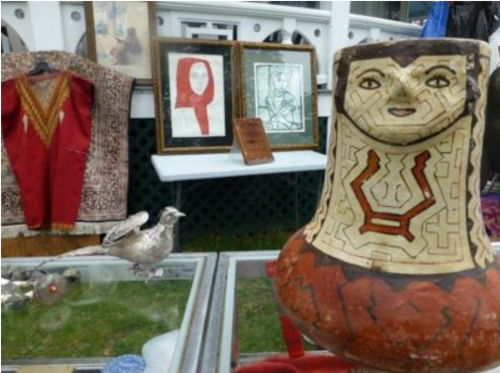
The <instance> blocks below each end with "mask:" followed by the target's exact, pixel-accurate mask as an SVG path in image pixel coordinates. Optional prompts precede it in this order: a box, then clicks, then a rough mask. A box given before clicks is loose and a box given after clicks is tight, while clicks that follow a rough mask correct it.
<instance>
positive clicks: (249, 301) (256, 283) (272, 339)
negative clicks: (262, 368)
mask: <svg viewBox="0 0 500 373" xmlns="http://www.w3.org/2000/svg"><path fill="white" fill-rule="evenodd" d="M236 302H237V312H238V322H237V328H238V342H239V349H240V352H243V353H256V352H280V351H285V350H286V347H285V343H284V341H283V335H282V333H281V323H280V319H279V314H278V309H277V308H276V302H275V301H274V296H273V292H272V288H271V282H270V281H269V279H267V278H241V279H238V281H237V283H236Z"/></svg>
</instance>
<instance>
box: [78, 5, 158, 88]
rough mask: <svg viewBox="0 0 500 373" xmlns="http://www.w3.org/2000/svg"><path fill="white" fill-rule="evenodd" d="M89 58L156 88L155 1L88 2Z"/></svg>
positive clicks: (86, 16)
mask: <svg viewBox="0 0 500 373" xmlns="http://www.w3.org/2000/svg"><path fill="white" fill-rule="evenodd" d="M85 19H86V23H87V43H88V54H89V58H90V59H91V60H93V61H95V62H97V63H99V64H101V65H104V66H106V67H110V68H113V69H115V70H117V71H119V72H121V73H123V74H126V75H129V76H132V77H134V78H136V79H137V84H139V85H151V84H153V69H152V66H153V65H152V61H153V48H152V42H151V40H152V37H153V36H154V35H156V3H155V2H154V1H85Z"/></svg>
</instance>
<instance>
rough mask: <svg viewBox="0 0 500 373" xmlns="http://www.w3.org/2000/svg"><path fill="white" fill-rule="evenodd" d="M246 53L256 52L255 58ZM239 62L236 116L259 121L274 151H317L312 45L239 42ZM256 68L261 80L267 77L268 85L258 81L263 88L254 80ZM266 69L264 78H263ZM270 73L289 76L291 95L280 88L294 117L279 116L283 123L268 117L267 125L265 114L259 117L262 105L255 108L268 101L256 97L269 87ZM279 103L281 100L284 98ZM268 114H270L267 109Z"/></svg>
mask: <svg viewBox="0 0 500 373" xmlns="http://www.w3.org/2000/svg"><path fill="white" fill-rule="evenodd" d="M247 51H251V52H252V51H255V52H256V53H254V56H251V55H250V54H249V55H248V56H247V55H246V53H247ZM274 51H276V53H272V52H274ZM301 54H304V56H301ZM249 56H250V57H251V58H250V57H249ZM247 59H248V60H249V61H250V62H251V63H252V65H253V66H252V67H251V68H250V67H249V66H248V64H249V61H247ZM306 60H307V61H308V64H309V65H310V69H307V68H306V66H303V65H304V63H305V62H306ZM238 62H239V72H240V73H239V76H238V84H239V102H240V112H239V117H242V118H250V117H259V118H261V119H262V120H263V123H264V127H265V128H266V134H267V136H268V139H269V142H270V144H271V148H272V150H273V151H283V150H305V149H318V148H319V146H320V143H319V124H318V90H317V81H316V75H317V59H316V49H315V47H314V46H312V45H285V44H275V43H255V42H240V43H238ZM299 62H300V63H302V65H300V63H299ZM300 66H302V67H300ZM250 69H251V71H250ZM258 69H260V70H261V71H263V72H264V75H263V76H264V77H267V78H266V79H267V83H266V82H265V80H266V79H262V78H261V80H262V81H264V82H263V83H262V84H260V85H261V86H264V87H263V88H262V87H260V86H259V81H258V80H257V79H259V78H258V77H257V73H258V72H259V70H258ZM266 70H267V75H265V74H266ZM273 70H274V71H278V70H280V71H281V72H277V73H276V74H282V75H283V74H288V78H289V81H290V84H291V85H295V87H292V88H294V89H290V92H285V91H286V88H285V89H281V91H282V92H283V96H285V97H286V95H288V96H289V97H290V99H289V102H292V104H291V106H292V107H291V109H290V111H289V112H290V113H292V112H293V113H294V114H290V115H291V116H292V115H293V117H292V118H285V117H284V116H282V118H283V120H278V119H276V120H274V119H273V118H275V117H276V116H272V115H271V114H269V120H267V123H266V119H268V118H266V117H265V115H259V108H262V107H263V106H262V104H261V105H260V106H258V105H259V102H262V101H264V102H267V101H269V99H268V97H267V96H266V97H265V99H264V98H260V100H259V95H260V96H265V92H266V87H265V85H266V84H267V85H268V86H269V85H271V84H272V83H271V80H272V78H271V75H272V74H273V73H272V71H273ZM294 74H295V75H294ZM309 74H310V75H309ZM299 76H300V78H299ZM250 80H253V81H250ZM299 81H302V83H301V84H302V86H301V87H302V91H301V90H300V87H299V86H298V85H297V84H298V83H297V84H296V83H294V82H299ZM304 81H305V82H306V83H307V82H308V83H309V84H308V87H305V85H306V84H304ZM252 83H253V85H252ZM267 89H268V90H270V88H269V87H267ZM306 89H307V90H306ZM292 91H293V92H292ZM263 92H264V93H263ZM301 92H302V93H301ZM306 93H309V96H310V99H309V98H308V97H307V96H308V95H307V94H306ZM294 94H295V96H294ZM251 100H253V101H251ZM281 100H282V101H283V99H281ZM249 101H251V102H249ZM257 101H259V102H257ZM268 111H270V109H269V110H268ZM262 112H265V109H262ZM297 112H300V116H299V119H294V118H297V114H296V113H297ZM273 120H274V122H273ZM287 120H288V122H287ZM280 126H281V128H280Z"/></svg>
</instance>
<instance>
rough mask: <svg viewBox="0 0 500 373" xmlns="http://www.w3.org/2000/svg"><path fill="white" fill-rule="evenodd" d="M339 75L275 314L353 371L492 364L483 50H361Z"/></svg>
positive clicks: (497, 307) (495, 326)
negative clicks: (323, 149) (319, 187)
mask: <svg viewBox="0 0 500 373" xmlns="http://www.w3.org/2000/svg"><path fill="white" fill-rule="evenodd" d="M334 70H335V77H336V79H335V82H336V87H335V91H334V96H335V97H334V101H335V118H334V121H333V126H334V127H333V129H332V136H331V139H332V140H331V144H330V145H331V146H330V148H329V149H330V150H329V152H330V153H329V161H328V167H327V170H326V175H325V187H324V190H323V195H322V200H321V202H320V206H319V208H318V210H317V212H316V215H315V217H314V219H313V220H312V221H311V222H310V223H309V224H308V225H306V226H305V227H304V228H303V229H302V230H300V231H299V232H297V233H296V234H295V235H294V236H293V237H292V238H291V239H290V240H289V242H288V243H287V244H286V245H285V247H284V248H283V250H282V252H281V255H280V257H279V259H278V262H277V265H276V287H277V289H276V290H277V295H278V298H279V301H280V303H281V305H282V307H283V310H284V311H285V313H286V314H287V316H288V317H289V318H290V319H291V320H292V322H294V323H295V324H296V325H297V326H298V327H299V328H300V329H301V330H302V331H303V332H304V333H305V334H306V335H307V336H309V337H310V338H312V339H313V340H314V341H315V342H316V343H318V344H319V345H321V346H323V347H325V348H327V349H329V350H330V351H332V352H333V353H335V354H337V355H339V356H341V357H343V358H344V359H346V360H348V361H350V362H354V363H357V364H358V365H360V366H361V367H365V368H369V369H373V370H377V371H383V372H404V373H408V372H418V373H424V372H430V373H439V372H475V371H480V370H484V369H487V368H491V367H493V366H495V365H497V364H499V363H500V262H499V261H497V259H496V256H495V254H494V251H493V249H492V246H491V243H490V242H489V240H488V237H487V236H486V234H485V231H484V227H483V220H482V216H481V211H480V197H479V173H480V161H481V149H482V142H483V133H484V107H485V102H486V97H485V95H486V91H487V81H488V73H489V48H488V45H487V44H485V43H482V42H475V41H469V40H455V39H446V40H440V39H434V40H405V41H399V42H389V43H376V44H368V45H363V46H355V47H350V48H346V49H343V50H341V51H339V52H338V53H337V54H336V56H335V61H334Z"/></svg>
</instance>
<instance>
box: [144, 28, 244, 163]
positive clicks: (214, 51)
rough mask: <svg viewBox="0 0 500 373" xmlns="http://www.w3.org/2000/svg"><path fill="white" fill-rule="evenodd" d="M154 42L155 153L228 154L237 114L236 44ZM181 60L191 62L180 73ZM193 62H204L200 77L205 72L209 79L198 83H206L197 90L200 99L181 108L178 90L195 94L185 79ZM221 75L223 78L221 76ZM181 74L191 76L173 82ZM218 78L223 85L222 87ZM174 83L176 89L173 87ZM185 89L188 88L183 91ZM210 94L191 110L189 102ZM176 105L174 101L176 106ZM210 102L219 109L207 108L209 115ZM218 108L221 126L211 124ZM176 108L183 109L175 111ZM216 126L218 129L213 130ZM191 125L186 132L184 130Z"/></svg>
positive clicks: (165, 39) (228, 42)
mask: <svg viewBox="0 0 500 373" xmlns="http://www.w3.org/2000/svg"><path fill="white" fill-rule="evenodd" d="M154 40H155V42H154V45H155V52H154V53H155V60H154V62H155V63H154V82H155V109H156V126H157V131H156V133H157V134H156V136H157V152H158V153H159V154H188V153H217V152H229V150H230V149H231V146H232V143H233V139H234V137H233V136H234V135H233V128H232V123H233V120H234V119H235V118H236V115H237V110H238V107H237V84H236V79H237V75H236V67H237V60H236V59H237V50H236V48H237V43H235V42H231V41H207V40H198V39H182V38H165V37H156V38H154ZM197 56H198V57H197ZM170 57H171V58H170ZM203 61H205V62H203ZM184 62H188V63H191V65H190V66H191V67H189V70H186V71H184V74H181V73H180V72H179V69H181V68H182V66H183V65H186V64H185V63H184ZM194 64H198V66H200V65H203V64H204V65H205V67H204V68H203V67H202V68H201V71H202V72H201V73H202V74H208V76H209V78H207V77H206V75H203V76H204V77H205V78H204V79H205V81H204V82H202V85H203V84H205V86H204V87H205V88H203V87H201V88H200V89H201V91H200V92H199V96H198V97H200V99H199V100H198V99H196V100H192V99H191V100H186V101H187V103H185V104H184V105H182V104H181V105H180V104H179V100H178V99H177V98H178V97H182V95H183V94H184V93H185V92H180V94H179V95H177V93H178V89H179V88H180V90H181V91H186V90H187V91H189V94H191V95H194V93H193V92H194V88H193V86H192V81H191V80H189V79H191V75H190V74H191V72H192V70H191V69H192V67H193V65H194ZM171 66H172V68H175V69H176V70H175V72H172V73H171V71H170V68H171ZM172 71H174V70H172ZM172 74H175V75H172ZM220 74H222V75H223V76H222V78H221V75H220ZM181 75H182V76H186V75H187V76H189V77H186V78H185V79H182V81H181V82H179V80H178V79H177V78H179V77H181ZM176 79H177V80H176ZM221 79H222V82H223V84H222V86H221V85H220V82H221ZM181 83H183V84H181ZM172 84H175V86H174V87H172ZM186 85H188V87H187V88H186ZM217 87H219V88H217ZM208 90H210V92H211V93H212V96H211V97H212V100H206V101H205V102H204V104H203V105H200V106H197V107H194V104H192V102H201V101H203V97H202V96H204V95H206V92H207V91H208ZM222 95H223V98H222ZM174 98H175V100H174ZM174 101H176V103H175V105H174V104H173V102H174ZM208 101H210V104H209V103H208ZM212 103H213V104H214V105H217V106H216V107H215V106H214V107H215V109H216V110H218V111H214V110H212V109H214V107H211V108H210V110H211V112H209V109H208V106H209V105H212ZM222 106H223V118H224V121H223V124H220V123H219V122H217V121H214V120H213V119H214V118H216V117H215V116H214V115H213V113H214V112H219V113H220V112H221V107H222ZM179 107H180V109H181V110H178V109H179ZM179 113H182V115H188V116H189V119H190V120H189V121H182V120H181V119H182V117H180V114H179ZM219 117H220V115H219ZM176 118H177V119H176ZM221 122H222V121H221ZM193 123H195V124H193ZM214 123H217V124H218V125H217V126H213V124H214ZM189 126H190V129H187V128H188V127H189ZM193 126H194V127H193ZM188 131H190V132H188ZM198 131H199V132H198ZM207 131H208V132H207ZM211 131H212V132H211ZM216 131H218V132H216ZM175 133H177V134H175ZM219 134H220V135H221V136H219Z"/></svg>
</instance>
